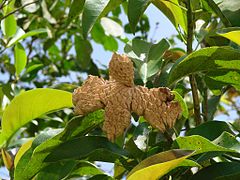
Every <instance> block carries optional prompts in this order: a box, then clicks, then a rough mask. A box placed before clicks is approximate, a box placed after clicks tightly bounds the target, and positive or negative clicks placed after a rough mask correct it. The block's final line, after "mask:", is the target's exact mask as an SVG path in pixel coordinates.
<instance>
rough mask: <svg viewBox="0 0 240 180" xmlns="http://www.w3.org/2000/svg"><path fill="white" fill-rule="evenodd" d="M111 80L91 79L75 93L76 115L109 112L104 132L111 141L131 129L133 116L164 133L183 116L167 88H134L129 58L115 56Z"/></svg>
mask: <svg viewBox="0 0 240 180" xmlns="http://www.w3.org/2000/svg"><path fill="white" fill-rule="evenodd" d="M109 76H110V79H109V80H104V79H102V78H99V77H96V76H89V77H88V79H87V80H86V81H85V82H84V83H83V85H82V86H81V87H79V88H77V89H76V90H75V91H74V93H73V104H74V105H75V113H76V114H79V115H86V114H87V113H90V112H93V111H96V110H98V109H105V121H104V124H103V130H104V131H105V132H106V133H107V137H108V139H110V140H114V139H115V137H116V136H119V135H121V134H122V133H123V132H124V130H125V129H126V128H127V127H128V126H129V124H130V119H131V113H132V112H134V113H136V114H137V115H139V116H143V117H144V118H145V119H146V120H147V121H148V122H149V123H150V124H151V125H152V126H153V127H155V128H158V129H159V130H160V131H162V132H164V131H165V130H166V128H171V127H173V125H174V123H175V121H176V119H177V118H178V116H179V114H180V113H181V108H180V105H179V103H178V102H175V101H173V99H174V95H173V94H172V93H171V91H170V90H169V89H168V88H166V87H160V88H152V89H148V88H146V87H143V86H135V85H134V81H133V80H134V69H133V63H132V61H131V60H130V59H129V58H128V57H127V56H125V55H123V56H121V55H118V54H113V56H112V59H111V61H110V63H109Z"/></svg>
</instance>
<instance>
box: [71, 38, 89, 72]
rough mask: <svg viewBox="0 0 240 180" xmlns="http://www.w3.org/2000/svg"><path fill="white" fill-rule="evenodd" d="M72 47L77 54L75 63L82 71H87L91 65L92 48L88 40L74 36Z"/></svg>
mask: <svg viewBox="0 0 240 180" xmlns="http://www.w3.org/2000/svg"><path fill="white" fill-rule="evenodd" d="M74 47H75V51H76V54H77V63H79V65H80V67H81V68H83V69H87V68H88V67H89V66H90V63H91V53H92V46H91V44H90V42H89V41H88V40H85V39H82V38H81V37H80V36H75V38H74Z"/></svg>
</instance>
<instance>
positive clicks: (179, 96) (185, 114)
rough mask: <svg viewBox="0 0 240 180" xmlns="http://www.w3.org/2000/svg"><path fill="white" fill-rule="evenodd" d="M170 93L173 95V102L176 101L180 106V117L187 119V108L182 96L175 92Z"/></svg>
mask: <svg viewBox="0 0 240 180" xmlns="http://www.w3.org/2000/svg"><path fill="white" fill-rule="evenodd" d="M172 93H173V94H174V95H175V99H174V100H175V101H178V102H179V103H180V106H181V108H182V116H183V117H184V118H185V119H187V118H188V116H189V113H188V107H187V104H186V102H185V101H184V99H183V98H182V96H181V95H180V94H179V93H178V92H177V91H172Z"/></svg>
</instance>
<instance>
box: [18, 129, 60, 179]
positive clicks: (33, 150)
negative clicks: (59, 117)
mask: <svg viewBox="0 0 240 180" xmlns="http://www.w3.org/2000/svg"><path fill="white" fill-rule="evenodd" d="M60 131H61V130H59V129H56V130H53V129H50V130H48V131H44V132H42V133H41V134H40V135H38V136H37V137H36V138H35V139H34V140H33V142H32V144H31V147H30V148H29V149H27V150H26V151H25V153H24V154H23V155H22V156H21V158H20V159H19V161H18V163H17V165H16V167H15V171H14V179H16V180H22V179H32V178H33V177H34V176H35V175H36V174H37V173H38V172H39V171H40V170H41V169H42V168H44V167H46V166H47V165H48V164H47V163H43V160H42V159H41V158H42V157H43V156H44V154H48V153H49V151H51V150H52V148H53V147H54V145H58V144H59V143H60V142H59V141H54V143H55V144H54V143H51V146H48V147H47V148H48V149H45V151H44V152H43V153H42V154H41V156H38V159H37V160H36V159H34V158H35V154H37V153H39V148H41V147H42V146H44V145H45V144H46V143H47V142H49V141H50V140H51V139H56V138H55V137H59V135H57V134H59V132H60ZM56 135H57V136H56ZM54 136H55V137H54ZM51 142H53V140H52V141H51ZM32 164H33V165H34V166H32Z"/></svg>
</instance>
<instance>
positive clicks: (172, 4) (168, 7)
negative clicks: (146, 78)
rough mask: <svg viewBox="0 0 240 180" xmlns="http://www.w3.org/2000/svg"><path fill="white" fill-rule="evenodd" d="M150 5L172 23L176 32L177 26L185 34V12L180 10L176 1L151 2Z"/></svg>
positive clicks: (160, 0)
mask: <svg viewBox="0 0 240 180" xmlns="http://www.w3.org/2000/svg"><path fill="white" fill-rule="evenodd" d="M152 3H153V4H154V5H155V6H156V7H157V8H158V9H159V10H160V11H162V13H163V14H165V16H166V17H167V18H168V19H169V20H170V21H171V22H172V24H173V25H174V26H175V28H176V29H177V30H179V25H180V26H181V28H182V29H183V31H184V32H185V33H186V32H187V19H186V11H185V10H184V9H182V8H181V6H180V5H179V1H178V0H169V1H162V0H153V1H152Z"/></svg>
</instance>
